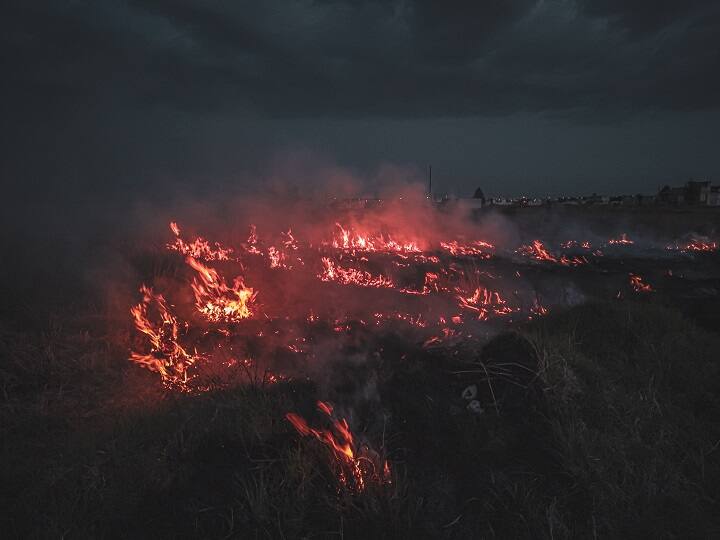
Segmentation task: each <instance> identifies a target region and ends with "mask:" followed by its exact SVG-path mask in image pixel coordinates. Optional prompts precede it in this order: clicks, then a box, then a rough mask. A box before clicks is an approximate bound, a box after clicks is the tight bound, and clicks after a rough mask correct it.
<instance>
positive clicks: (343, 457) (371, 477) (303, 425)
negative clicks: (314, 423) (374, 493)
mask: <svg viewBox="0 0 720 540" xmlns="http://www.w3.org/2000/svg"><path fill="white" fill-rule="evenodd" d="M317 408H318V410H319V411H320V412H321V413H323V414H324V415H325V416H327V417H328V419H329V420H330V422H331V425H332V429H328V430H326V429H315V428H312V427H310V426H309V425H308V423H307V421H306V420H305V419H304V418H302V417H301V416H299V415H297V414H295V413H292V412H289V413H287V414H286V415H285V418H286V419H287V420H288V421H289V422H290V423H291V424H292V425H293V427H294V428H295V429H296V430H297V432H298V433H300V435H303V436H312V437H315V438H316V439H317V440H318V441H320V442H321V443H323V444H324V445H325V446H327V447H328V448H329V449H330V450H331V453H332V456H333V463H334V464H335V466H336V470H337V474H338V481H339V482H340V485H341V486H343V487H345V488H347V489H350V490H351V491H357V492H360V491H364V490H365V489H366V487H367V486H368V484H370V483H374V484H377V485H382V484H388V483H390V482H391V477H390V465H389V464H388V462H387V460H380V458H379V456H378V455H377V454H376V453H375V452H373V451H371V450H370V449H369V448H367V447H361V448H359V449H358V448H357V446H356V444H355V438H354V436H353V434H352V432H351V431H350V427H349V425H348V423H347V420H345V419H344V418H340V419H337V418H335V417H334V416H333V408H332V405H330V404H329V403H326V402H324V401H318V402H317ZM380 461H382V464H381V463H380Z"/></svg>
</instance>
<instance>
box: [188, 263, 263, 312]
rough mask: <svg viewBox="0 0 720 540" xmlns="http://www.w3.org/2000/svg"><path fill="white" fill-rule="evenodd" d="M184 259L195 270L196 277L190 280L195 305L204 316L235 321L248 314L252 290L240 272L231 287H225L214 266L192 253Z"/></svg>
mask: <svg viewBox="0 0 720 540" xmlns="http://www.w3.org/2000/svg"><path fill="white" fill-rule="evenodd" d="M186 261H187V263H188V264H189V265H190V266H191V267H192V268H193V269H194V270H196V271H197V273H198V277H197V278H193V281H192V289H193V292H194V293H195V306H196V307H197V309H198V311H199V312H200V313H202V314H203V315H204V316H205V317H206V318H207V319H208V320H210V321H213V322H220V321H222V322H238V321H240V320H242V319H247V318H248V317H250V316H252V311H251V310H250V306H251V304H252V302H253V301H254V299H255V296H256V293H255V292H254V291H253V290H252V289H251V288H248V287H245V284H244V282H243V280H242V278H241V277H240V276H238V277H236V278H235V280H234V281H233V285H232V287H229V286H228V285H227V284H226V283H225V280H224V279H223V278H222V277H221V276H220V275H219V274H218V273H217V271H216V270H215V269H213V268H210V267H208V266H205V265H204V264H202V263H201V262H199V261H197V260H195V259H193V258H192V257H188V258H187V259H186ZM198 278H199V279H198Z"/></svg>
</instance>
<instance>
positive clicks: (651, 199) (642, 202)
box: [635, 193, 657, 206]
mask: <svg viewBox="0 0 720 540" xmlns="http://www.w3.org/2000/svg"><path fill="white" fill-rule="evenodd" d="M635 202H636V203H637V205H638V206H654V205H655V204H656V203H657V197H655V195H641V194H639V193H638V194H637V195H635Z"/></svg>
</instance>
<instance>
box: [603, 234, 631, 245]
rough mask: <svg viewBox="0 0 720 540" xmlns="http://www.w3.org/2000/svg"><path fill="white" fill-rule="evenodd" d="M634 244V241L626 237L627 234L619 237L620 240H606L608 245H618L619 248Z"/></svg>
mask: <svg viewBox="0 0 720 540" xmlns="http://www.w3.org/2000/svg"><path fill="white" fill-rule="evenodd" d="M634 243H635V241H634V240H630V239H629V238H628V237H627V234H625V233H622V234H621V235H620V238H611V239H610V240H608V244H612V245H619V246H629V245H631V244H634Z"/></svg>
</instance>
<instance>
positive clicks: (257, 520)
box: [0, 246, 720, 538]
mask: <svg viewBox="0 0 720 540" xmlns="http://www.w3.org/2000/svg"><path fill="white" fill-rule="evenodd" d="M40 251H41V253H42V255H43V257H42V258H43V260H47V258H48V257H50V258H51V260H54V261H55V262H57V264H55V265H53V268H52V271H50V270H48V268H47V266H44V265H31V264H30V263H28V262H27V261H25V260H23V259H22V258H21V257H18V258H17V259H16V261H17V265H18V267H19V268H21V269H22V270H23V272H22V274H23V276H22V277H18V278H17V280H15V281H12V282H11V281H9V280H8V279H4V282H5V283H6V284H7V291H6V292H7V294H6V298H7V301H6V302H5V304H4V306H3V308H2V311H1V313H2V315H1V318H0V358H1V360H0V384H1V385H2V386H1V387H2V394H1V396H2V404H1V407H0V415H1V419H0V430H2V433H0V441H1V442H0V463H1V465H0V475H1V478H0V485H1V486H2V488H0V497H1V500H0V508H2V514H1V515H0V520H1V521H2V523H1V524H0V527H2V530H3V537H7V538H13V537H17V538H56V537H68V538H166V537H173V538H367V537H372V536H374V537H378V538H408V537H418V538H586V537H587V538H590V537H592V538H596V537H610V538H635V537H637V538H709V537H715V536H717V535H718V534H720V518H719V517H718V516H720V507H719V506H720V505H719V501H720V487H718V486H720V461H719V458H720V393H719V392H720V391H719V390H718V389H720V364H718V362H717V357H718V350H720V324H719V321H718V311H719V310H718V308H717V300H718V290H720V260H719V258H718V254H717V253H711V254H696V255H692V256H687V257H679V258H674V259H672V260H669V259H666V258H664V257H660V256H658V257H654V258H653V257H647V256H637V255H636V254H625V255H619V256H616V257H610V256H606V257H604V258H603V259H602V260H600V261H595V262H594V263H593V264H592V265H588V266H587V268H583V269H581V270H579V271H578V270H577V269H565V268H557V267H548V266H547V265H543V264H534V263H532V264H530V263H527V264H524V265H523V266H522V273H523V275H524V277H525V278H526V279H527V281H528V282H529V283H531V284H532V285H533V286H534V287H536V288H537V289H538V290H540V291H544V292H545V296H547V297H553V298H556V296H555V293H556V292H557V291H565V294H566V298H565V299H564V300H565V303H564V305H559V304H560V302H559V301H558V306H556V308H555V309H552V310H551V312H550V314H549V315H547V316H545V317H541V318H537V319H535V320H532V321H527V322H517V323H513V324H511V325H499V326H496V327H493V333H492V335H493V336H494V337H487V336H485V335H482V336H481V335H478V336H476V337H474V338H470V337H467V338H464V339H462V340H454V341H451V342H448V343H445V344H442V345H441V346H437V347H435V346H433V347H423V346H422V340H413V339H410V338H409V337H408V334H406V333H403V332H400V331H395V330H394V329H393V328H392V327H389V328H388V329H387V330H385V331H383V332H369V331H367V330H363V329H362V328H360V327H358V328H356V329H355V330H354V331H355V332H356V335H355V336H354V339H353V340H352V341H351V342H349V344H348V345H347V347H346V348H345V349H344V350H342V351H340V354H338V355H337V356H336V357H335V358H334V359H331V361H330V362H329V363H328V364H327V365H326V366H325V368H324V372H327V373H330V374H332V375H331V376H328V377H327V378H325V379H323V380H322V381H318V380H316V379H300V378H297V379H294V380H291V381H288V382H280V383H277V384H273V385H267V384H262V383H257V384H250V385H241V386H235V387H230V388H224V389H218V390H216V391H212V392H206V393H203V394H200V395H186V394H182V393H177V392H168V391H166V390H165V389H164V388H163V387H162V385H161V384H160V382H159V380H158V378H157V377H156V376H155V374H153V373H150V372H148V371H145V370H142V369H139V368H138V367H137V366H134V365H132V364H131V363H130V362H128V361H127V356H128V348H129V344H130V339H131V338H130V336H131V331H132V328H131V325H130V322H129V320H128V319H127V317H126V315H125V313H117V312H116V310H115V308H114V306H113V305H111V304H112V303H111V302H108V299H107V297H106V296H103V295H99V294H97V291H96V290H94V289H92V288H88V287H86V286H85V285H84V281H83V279H81V278H80V277H78V274H77V270H76V263H77V259H74V258H71V260H67V259H66V258H64V257H63V255H62V253H67V250H65V249H64V247H62V246H61V247H60V248H57V253H58V255H57V257H56V258H54V259H53V256H52V255H48V254H52V253H53V251H52V248H47V249H46V250H45V249H43V250H40ZM24 264H27V265H28V266H24ZM494 264H498V265H500V266H501V267H502V266H503V265H506V267H504V268H508V269H509V268H511V267H512V268H514V267H515V266H513V265H514V264H515V263H512V262H510V261H502V260H500V261H497V262H496V263H494ZM628 269H632V271H636V272H638V273H641V274H642V275H643V276H644V277H646V279H647V281H648V282H650V283H652V284H653V285H654V286H655V288H656V291H655V292H654V293H651V294H636V293H633V292H632V291H631V290H629V289H628V288H627V279H626V278H627V273H628V272H629V271H630V270H628ZM667 270H672V275H669V274H668V272H667ZM6 271H7V270H6ZM7 275H8V276H9V275H10V274H7ZM4 277H5V276H4ZM570 282H571V283H572V286H569V283H570ZM618 291H622V293H623V294H622V295H621V298H620V299H618V298H617V292H618ZM358 350H365V351H373V353H374V354H372V355H367V356H368V357H367V359H366V360H365V361H364V362H363V363H362V364H357V363H348V362H347V361H345V360H346V358H348V357H353V356H354V355H355V354H356V353H357V352H358ZM369 388H371V389H372V392H368V389H369ZM469 389H470V390H469ZM467 392H470V393H471V394H474V395H473V396H472V398H473V399H474V400H476V401H477V404H476V405H473V406H470V403H471V400H470V399H468V397H469V395H468V393H467ZM348 396H352V400H349V398H348ZM317 399H329V400H332V401H334V402H336V403H340V404H342V403H343V400H346V401H352V414H351V415H350V420H351V424H352V427H353V429H354V431H355V432H356V434H358V436H359V437H360V438H361V439H363V440H367V441H368V442H369V443H371V444H373V445H375V446H376V447H378V448H382V450H383V451H384V452H386V453H387V457H388V458H389V460H390V463H391V464H392V483H391V484H387V485H379V486H371V487H370V488H369V489H367V490H366V491H365V492H363V493H359V494H358V493H352V492H349V491H346V490H343V489H339V488H338V483H337V478H336V476H335V471H334V470H333V468H332V467H331V466H330V461H329V460H328V453H327V449H326V448H325V447H323V446H321V445H320V444H318V443H317V441H314V440H311V439H307V438H301V437H299V436H298V434H297V433H296V432H295V431H294V430H293V429H292V427H291V426H290V425H289V424H288V422H286V421H285V420H284V415H285V413H286V412H287V411H298V412H300V413H302V414H303V415H305V416H306V417H308V418H310V419H316V418H315V416H314V415H316V413H315V412H314V407H313V404H314V402H315V401H316V400H317Z"/></svg>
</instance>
